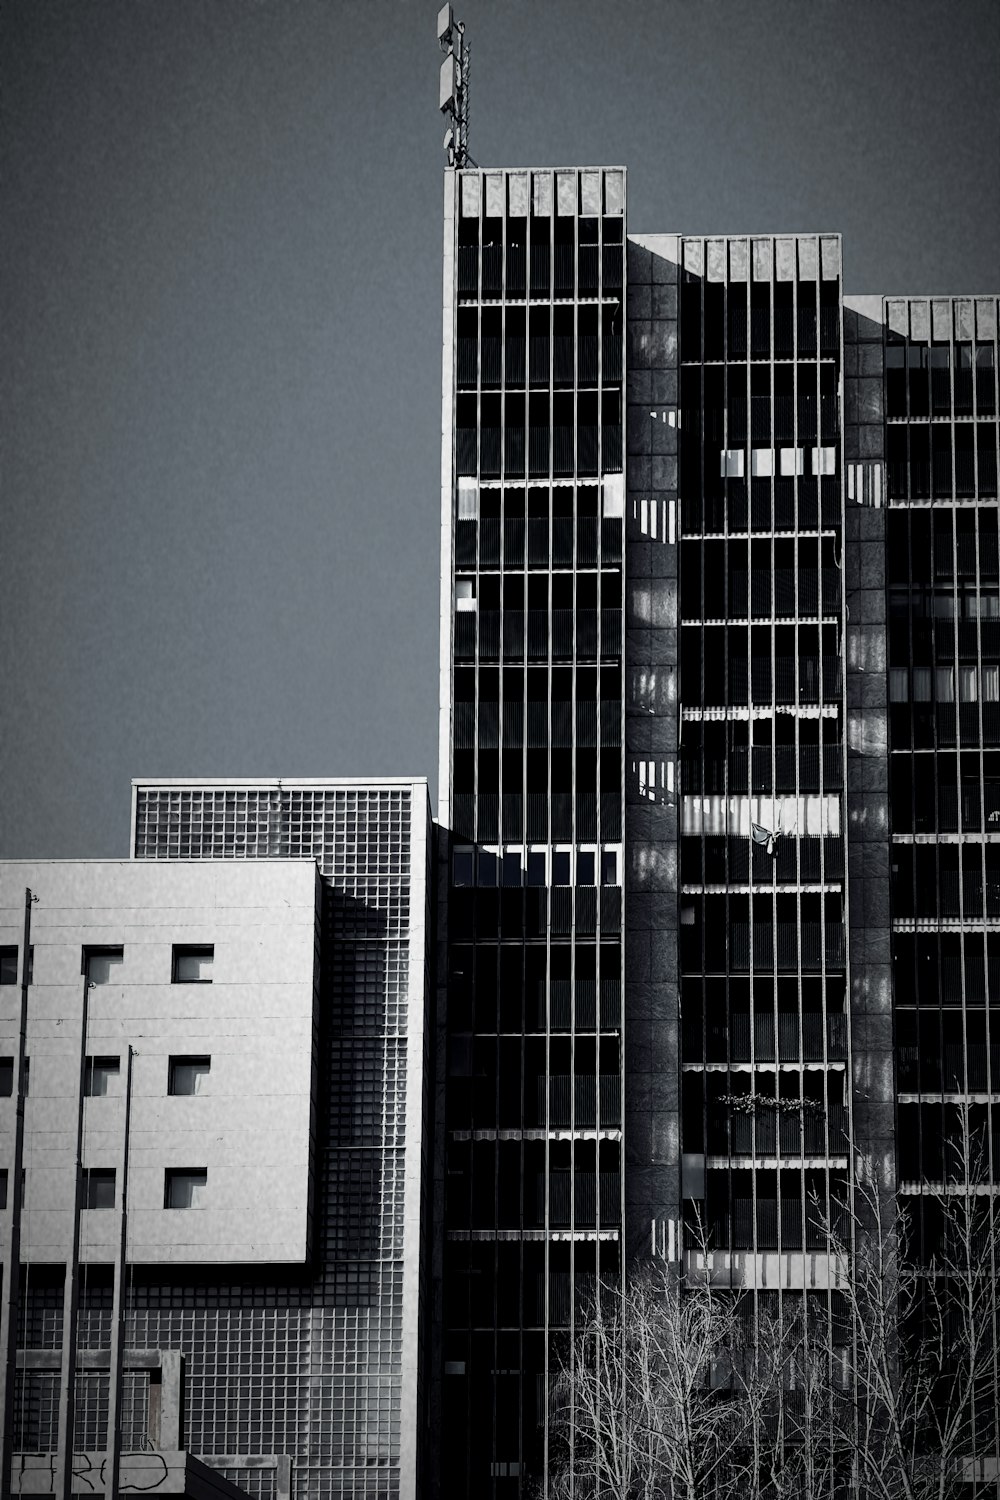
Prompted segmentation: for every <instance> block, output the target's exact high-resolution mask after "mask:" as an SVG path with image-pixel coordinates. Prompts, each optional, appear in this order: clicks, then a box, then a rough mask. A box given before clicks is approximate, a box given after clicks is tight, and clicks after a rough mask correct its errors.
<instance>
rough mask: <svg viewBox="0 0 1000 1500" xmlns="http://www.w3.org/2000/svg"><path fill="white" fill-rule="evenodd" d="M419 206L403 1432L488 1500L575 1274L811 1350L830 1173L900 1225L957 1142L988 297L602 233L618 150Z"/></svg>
mask: <svg viewBox="0 0 1000 1500" xmlns="http://www.w3.org/2000/svg"><path fill="white" fill-rule="evenodd" d="M444 228H445V236H444V256H445V298H444V328H443V347H444V357H443V409H442V430H443V434H444V440H443V454H442V595H441V598H442V615H441V619H442V629H441V648H442V649H441V664H442V670H441V715H442V717H441V762H440V797H441V801H440V818H441V822H442V824H443V826H444V829H445V830H446V832H447V837H446V838H445V837H443V838H442V839H441V841H440V850H441V862H440V872H439V893H440V897H441V911H442V922H441V924H440V927H439V934H438V946H439V968H438V982H439V1002H438V1026H439V1042H438V1059H439V1067H440V1069H441V1075H442V1077H443V1079H444V1111H443V1119H441V1120H439V1122H438V1123H439V1139H438V1155H437V1188H438V1204H439V1208H440V1222H441V1223H442V1224H443V1235H442V1237H441V1241H440V1243H439V1245H438V1247H437V1273H438V1281H437V1299H438V1306H439V1309H440V1319H439V1324H440V1330H441V1335H440V1336H441V1340H442V1345H441V1350H440V1361H439V1364H438V1375H439V1380H440V1386H439V1391H438V1394H437V1396H436V1401H435V1408H436V1410H437V1411H438V1413H439V1418H440V1422H441V1426H442V1430H444V1431H447V1432H448V1434H449V1441H448V1443H447V1444H446V1445H444V1447H443V1450H442V1455H441V1464H442V1468H441V1479H440V1485H441V1491H442V1492H443V1493H448V1494H449V1495H456V1496H459V1495H469V1496H472V1495H476V1496H479V1495H485V1494H493V1495H496V1496H507V1495H510V1496H514V1495H517V1494H521V1493H523V1492H524V1486H525V1479H526V1476H527V1475H528V1474H530V1473H538V1472H541V1471H542V1470H543V1469H544V1464H545V1457H546V1451H547V1443H548V1425H547V1401H548V1398H547V1389H548V1383H549V1379H550V1376H551V1374H552V1366H553V1362H554V1360H555V1357H556V1356H555V1354H554V1351H555V1350H556V1349H557V1348H558V1346H559V1343H560V1340H563V1341H564V1340H565V1337H566V1333H567V1331H568V1329H569V1328H570V1327H571V1326H572V1322H573V1317H574V1307H575V1306H576V1305H578V1304H579V1303H580V1302H581V1301H583V1302H584V1303H585V1301H586V1299H587V1297H588V1296H589V1295H590V1291H591V1289H592V1287H593V1284H594V1279H595V1278H596V1277H602V1276H607V1275H611V1276H615V1275H617V1274H619V1273H620V1272H621V1271H623V1270H625V1268H626V1267H627V1266H628V1265H629V1264H631V1263H632V1261H633V1260H634V1259H635V1258H636V1257H637V1256H640V1257H643V1256H644V1257H648V1256H650V1255H656V1256H660V1257H663V1258H665V1259H667V1260H669V1261H673V1262H675V1263H683V1264H684V1265H686V1266H687V1267H688V1268H689V1269H696V1268H705V1263H706V1261H707V1268H708V1269H710V1270H711V1273H712V1276H713V1279H714V1281H715V1283H716V1284H717V1285H720V1286H732V1287H735V1288H740V1289H742V1290H743V1291H745V1292H746V1293H748V1295H749V1300H748V1303H747V1305H748V1306H749V1307H754V1306H756V1307H759V1308H766V1309H767V1310H768V1311H770V1312H773V1313H775V1314H778V1315H780V1316H782V1317H783V1316H784V1315H785V1309H787V1310H788V1314H789V1316H791V1315H793V1314H797V1315H799V1316H801V1315H802V1314H806V1316H807V1317H808V1318H809V1319H813V1320H815V1319H824V1318H825V1319H832V1320H833V1322H832V1326H833V1327H834V1328H837V1327H841V1328H842V1327H843V1326H844V1325H843V1322H842V1320H841V1319H838V1318H837V1317H836V1316H835V1315H836V1313H837V1311H838V1307H837V1300H838V1297H839V1295H840V1294H839V1292H838V1289H837V1268H836V1265H835V1264H834V1258H833V1257H832V1256H831V1255H830V1254H829V1252H828V1240H827V1237H826V1234H825V1231H824V1227H823V1223H822V1222H821V1219H822V1218H824V1217H827V1216H828V1217H829V1218H830V1219H831V1220H832V1221H833V1223H834V1226H836V1225H837V1224H838V1223H846V1220H845V1219H844V1217H843V1216H844V1211H845V1206H846V1205H847V1204H848V1203H849V1201H850V1193H851V1180H852V1176H851V1174H852V1160H856V1159H858V1158H859V1157H860V1158H863V1159H867V1160H870V1161H872V1162H873V1163H874V1164H876V1165H877V1167H878V1169H879V1171H880V1174H881V1180H882V1181H883V1183H884V1184H885V1186H886V1188H887V1189H888V1190H892V1189H893V1187H894V1186H898V1188H899V1191H900V1192H901V1193H902V1194H904V1195H906V1196H907V1199H908V1201H909V1202H910V1203H911V1204H912V1206H913V1208H914V1217H915V1221H916V1222H917V1224H918V1226H919V1232H920V1234H921V1235H922V1236H923V1241H922V1243H923V1244H924V1245H925V1247H927V1246H931V1245H932V1242H933V1233H934V1226H933V1225H932V1224H930V1223H929V1220H930V1219H931V1218H932V1217H933V1214H932V1213H931V1212H930V1209H929V1208H928V1209H927V1211H926V1212H924V1213H923V1214H921V1212H920V1208H921V1203H922V1194H921V1184H922V1183H926V1182H931V1183H934V1182H939V1181H941V1180H942V1173H943V1170H944V1169H943V1167H942V1151H946V1149H947V1148H946V1147H942V1139H943V1138H944V1139H947V1135H948V1132H949V1130H950V1131H951V1133H952V1136H954V1132H955V1129H956V1128H957V1121H958V1120H959V1119H960V1117H961V1110H960V1109H959V1108H958V1107H957V1106H958V1105H959V1103H960V1101H961V1100H962V1099H965V1100H970V1101H971V1102H972V1107H973V1118H974V1122H975V1123H976V1125H977V1128H978V1127H981V1128H979V1137H980V1138H981V1139H982V1140H983V1141H984V1142H985V1141H987V1139H988V1138H989V1139H991V1140H992V1145H991V1146H990V1147H989V1150H991V1151H993V1152H996V1150H997V1149H998V1148H997V1145H996V1141H997V1136H996V1133H995V1127H994V1126H993V1123H992V1122H993V1113H992V1112H993V1111H995V1109H996V1107H997V1106H996V1105H995V1104H994V1102H993V1101H994V1100H995V1099H996V1098H1000V1094H997V1093H994V1092H991V1089H993V1090H995V1089H996V1083H995V1080H996V1078H997V1076H998V1075H997V1072H996V1059H997V1052H996V1044H995V1043H994V1044H993V1051H992V1054H991V1053H990V1052H989V1046H988V1041H989V1035H990V1033H989V1028H988V1024H987V1017H988V1014H989V1006H990V1001H991V997H992V1004H993V1005H994V1006H995V1005H996V1004H997V999H996V996H997V995H998V993H1000V991H998V980H1000V973H998V971H997V963H998V959H1000V952H998V953H994V951H993V947H992V945H993V944H994V943H995V942H996V934H995V933H993V931H992V929H991V924H992V925H995V919H996V917H997V916H1000V906H998V904H997V902H998V889H1000V884H998V872H997V869H996V862H995V860H994V858H993V855H994V847H993V845H992V839H993V838H994V837H996V836H997V835H996V834H994V833H992V832H991V830H992V829H993V827H994V825H995V824H996V820H997V817H998V816H1000V804H998V807H997V808H996V809H994V808H993V801H995V800H996V797H997V795H1000V793H998V792H997V790H996V788H997V776H998V772H997V768H995V767H994V765H993V759H994V758H995V756H996V753H997V752H996V751H991V750H990V749H989V748H988V747H989V746H991V745H997V744H998V738H997V735H998V724H997V714H998V712H1000V705H998V703H997V696H998V690H997V673H998V665H997V663H998V654H1000V653H998V641H997V635H996V632H997V629H998V628H1000V627H998V624H997V622H996V611H997V507H996V494H997V490H996V455H997V423H996V314H997V301H996V298H995V297H994V298H968V299H924V300H922V301H918V300H902V301H896V300H893V299H889V300H887V301H884V300H883V299H882V298H850V297H845V296H844V292H843V279H842V264H841V242H840V238H839V236H838V235H835V234H794V235H750V236H735V235H722V236H676V235H633V234H629V233H628V230H627V225H626V193H625V173H624V171H623V170H621V169H617V168H613V169H608V168H602V169H576V168H572V169H565V170H558V169H556V170H535V169H532V170H503V171H501V170H497V171H492V170H479V169H475V170H473V169H465V170H458V171H449V172H448V174H447V175H446V179H445V225H444ZM887 650H888V667H887ZM991 813H993V814H995V816H994V817H993V822H992V823H991V822H990V817H991ZM890 834H891V846H890ZM890 855H891V860H890ZM890 862H891V867H892V868H891V882H890ZM990 1058H992V1063H993V1069H992V1071H989V1059H990ZM987 1127H989V1128H987ZM991 1131H992V1132H993V1133H992V1135H991ZM995 1170H996V1169H995V1167H994V1166H993V1162H992V1158H989V1160H988V1161H987V1171H988V1172H995ZM994 1180H995V1178H994ZM923 1196H924V1197H926V1196H927V1195H926V1192H925V1193H924V1194H923ZM929 1202H930V1200H929V1199H928V1203H929ZM702 1232H703V1233H704V1236H706V1237H707V1238H706V1239H705V1240H703V1239H702ZM994 1394H995V1390H994ZM981 1431H982V1452H983V1453H985V1454H991V1455H993V1456H994V1461H995V1455H996V1451H997V1440H996V1434H995V1431H994V1430H993V1429H992V1428H989V1430H988V1431H987V1430H986V1429H985V1428H983V1429H981ZM463 1433H464V1434H468V1437H467V1438H466V1440H465V1441H463V1440H462V1436H461V1435H462V1434H463ZM977 1441H978V1440H977Z"/></svg>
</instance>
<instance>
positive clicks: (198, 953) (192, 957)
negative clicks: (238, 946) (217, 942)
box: [172, 943, 215, 984]
mask: <svg viewBox="0 0 1000 1500" xmlns="http://www.w3.org/2000/svg"><path fill="white" fill-rule="evenodd" d="M214 962H215V949H214V947H212V946H211V944H200V945H199V946H197V947H192V946H186V945H181V944H180V943H175V944H174V966H173V974H172V979H173V983H174V984H211V983H212V968H213V965H214Z"/></svg>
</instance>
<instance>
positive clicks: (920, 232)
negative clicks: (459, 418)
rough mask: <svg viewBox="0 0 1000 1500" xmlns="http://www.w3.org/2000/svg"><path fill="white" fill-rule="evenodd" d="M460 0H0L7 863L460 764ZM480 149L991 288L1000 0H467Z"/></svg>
mask: <svg viewBox="0 0 1000 1500" xmlns="http://www.w3.org/2000/svg"><path fill="white" fill-rule="evenodd" d="M436 10H437V6H436V4H435V3H424V0H421V3H417V0H354V3H351V4H348V3H346V0H169V3H168V0H86V3H83V0H5V4H4V6H3V9H2V12H0V32H2V34H0V86H2V108H3V123H2V140H0V153H2V163H0V165H2V169H3V170H2V178H0V182H2V188H0V192H2V205H0V206H2V212H3V223H4V231H3V240H2V250H0V255H2V266H3V275H2V286H0V316H2V329H3V334H2V338H3V356H2V369H0V381H2V400H3V408H2V423H3V426H2V447H0V465H2V468H0V483H2V490H0V504H2V514H0V521H2V528H0V545H2V552H0V556H2V572H0V577H2V585H0V854H2V855H3V856H5V857H29V856H35V857H49V856H51V857H57V856H76V857H84V856H109V855H112V856H113V855H124V854H126V853H127V844H128V811H129V778H130V777H131V776H133V775H178V776H226V775H233V776H252V775H258V774H262V775H288V776H293V775H297V776H309V775H317V776H319V775H325V776H330V775H353V774H358V775H365V774H373V775H375V774H389V773H397V774H408V775H421V774H427V775H429V776H431V777H432V778H433V777H434V774H435V769H436V734H437V719H436V711H437V705H436V695H437V615H438V594H437V580H438V509H439V489H438V485H439V477H438V476H439V433H440V408H439V400H440V333H441V319H440V287H441V229H440V219H441V199H442V193H441V173H442V166H443V156H442V152H441V138H442V136H443V133H444V125H443V122H442V119H441V117H440V116H439V115H438V114H437V112H436V102H437V71H438V64H439V61H440V58H439V54H438V53H437V50H436V44H435V40H434V20H435V15H436ZM456 12H457V14H458V15H459V16H461V17H463V18H464V19H465V20H466V22H467V25H468V33H467V34H468V36H469V38H470V39H471V42H472V47H473V70H474V71H473V80H472V87H473V99H472V132H471V148H472V154H473V156H474V157H475V158H476V160H477V161H479V162H480V163H481V164H484V165H489V164H497V165H518V164H523V163H528V164H531V163H535V164H556V163H599V162H606V163H624V164H625V165H626V166H627V167H628V168H629V174H630V175H629V193H630V227H631V228H632V229H633V230H634V231H643V230H646V231H657V230H659V231H683V232H689V233H691V232H698V231H713V230H715V231H718V230H725V231H734V232H739V231H751V230H757V231H774V230H817V229H823V230H840V231H842V232H843V234H844V236H845V248H844V261H845V285H846V288H847V290H848V291H854V292H864V291H870V292H875V291H908V292H986V291H996V290H997V289H998V284H1000V274H998V270H1000V268H998V264H997V259H998V257H997V246H998V245H1000V222H998V220H1000V180H998V139H1000V104H998V90H997V87H996V79H997V76H1000V6H998V5H997V4H996V3H994V0H950V3H927V0H898V3H895V0H893V3H889V0H865V3H853V0H661V3H644V4H640V3H628V0H618V3H617V4H616V3H612V0H601V3H595V0H533V3H532V0H467V3H464V0H463V3H460V4H458V6H457V7H456Z"/></svg>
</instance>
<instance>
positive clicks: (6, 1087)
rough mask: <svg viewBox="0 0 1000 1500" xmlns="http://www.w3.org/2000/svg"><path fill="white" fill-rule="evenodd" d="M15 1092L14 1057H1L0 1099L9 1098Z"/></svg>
mask: <svg viewBox="0 0 1000 1500" xmlns="http://www.w3.org/2000/svg"><path fill="white" fill-rule="evenodd" d="M13 1092H14V1059H13V1058H12V1057H0V1099H9V1098H10V1096H11V1094H12V1093H13Z"/></svg>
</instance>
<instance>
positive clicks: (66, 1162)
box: [0, 861, 319, 1265]
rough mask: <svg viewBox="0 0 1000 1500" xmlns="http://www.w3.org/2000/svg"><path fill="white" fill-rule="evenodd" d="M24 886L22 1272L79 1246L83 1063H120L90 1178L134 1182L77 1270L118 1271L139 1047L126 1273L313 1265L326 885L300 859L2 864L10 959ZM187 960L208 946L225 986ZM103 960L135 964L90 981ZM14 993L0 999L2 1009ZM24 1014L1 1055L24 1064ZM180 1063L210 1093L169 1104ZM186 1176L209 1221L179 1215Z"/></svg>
mask: <svg viewBox="0 0 1000 1500" xmlns="http://www.w3.org/2000/svg"><path fill="white" fill-rule="evenodd" d="M25 886H29V887H30V888H31V890H32V891H33V893H34V894H35V895H36V896H37V897H38V900H37V903H36V904H35V905H34V906H33V909H32V923H31V938H32V947H33V950H34V962H33V973H32V984H31V998H30V1005H29V1012H28V1016H29V1019H28V1032H27V1038H26V1050H27V1054H28V1056H29V1058H30V1063H31V1066H30V1087H29V1094H28V1098H27V1100H26V1102H25V1142H24V1164H25V1181H26V1192H25V1200H24V1208H23V1213H22V1230H21V1251H22V1255H23V1257H24V1259H25V1261H26V1262H29V1263H35V1262H46V1261H48V1262H59V1263H65V1261H66V1258H67V1254H68V1252H69V1250H70V1246H71V1242H72V1232H73V1217H74V1215H73V1205H74V1201H75V1197H76V1145H77V1141H76V1135H77V1116H78V1112H79V1100H80V1089H81V1070H82V1064H83V1061H84V1059H85V1058H86V1057H91V1058H99V1059H101V1060H102V1064H103V1063H104V1062H106V1061H107V1060H110V1059H115V1060H117V1062H118V1068H117V1071H116V1072H112V1073H110V1075H109V1077H108V1078H107V1081H106V1084H105V1085H104V1086H106V1088H107V1093H105V1094H103V1095H101V1096H99V1097H88V1098H86V1099H85V1100H84V1102H83V1123H82V1130H83V1155H82V1166H83V1169H84V1170H85V1171H88V1170H98V1171H100V1170H107V1171H117V1172H118V1173H119V1181H118V1182H117V1184H116V1192H115V1209H114V1210H113V1211H112V1212H107V1211H104V1210H102V1209H96V1208H95V1209H84V1210H83V1211H82V1213H81V1224H80V1259H81V1261H83V1262H88V1261H93V1262H100V1263H107V1262H110V1261H112V1260H114V1258H115V1245H116V1234H117V1218H118V1211H119V1210H120V1202H121V1192H120V1189H121V1183H120V1172H121V1163H120V1156H121V1141H122V1137H123V1128H124V1111H125V1080H126V1073H127V1052H128V1049H129V1047H131V1048H132V1049H133V1054H134V1057H133V1066H132V1099H131V1120H130V1149H129V1161H128V1198H129V1223H128V1258H129V1260H130V1261H132V1262H134V1263H138V1264H143V1265H170V1264H177V1265H191V1264H194V1263H199V1262H200V1263H210V1264H213V1265H218V1264H224V1263H226V1262H230V1263H240V1264H248V1263H275V1262H277V1263H287V1264H303V1263H304V1262H305V1261H306V1260H307V1258H308V1255H309V1249H310V1243H309V1241H310V1212H311V1198H312V1177H313V1166H314V1163H313V1133H314V1129H313V1118H312V1116H313V1109H314V1087H313V1071H314V1067H315V1058H314V1033H315V1028H316V1024H317V1004H318V989H319V969H318V963H317V932H318V922H319V889H318V880H317V876H316V872H315V870H314V869H311V868H303V866H302V865H301V864H295V863H294V862H292V861H285V862H283V863H282V864H281V865H280V866H276V865H272V866H268V867H266V868H261V867H258V866H246V865H243V866H235V865H226V864H222V863H212V864H204V865H197V866H184V867H181V866H171V867H162V868H161V867H149V866H141V865H138V864H136V863H134V862H128V861H121V862H116V861H101V862H93V863H92V862H83V861H81V862H67V863H57V862H52V863H44V864H34V863H31V862H24V863H7V864H5V865H4V866H3V867H2V869H0V941H2V943H3V944H4V945H5V946H16V944H17V941H18V940H19V938H20V935H21V934H20V917H21V910H22V908H23V898H24V888H25ZM183 947H198V948H208V949H211V950H213V972H212V979H211V983H175V982H174V981H173V972H174V970H173V957H174V953H175V952H176V950H177V949H179V948H183ZM108 950H117V951H120V953H121V962H120V963H114V964H113V966H111V967H110V968H109V967H106V966H105V965H101V974H100V978H99V980H97V981H96V982H95V980H94V979H93V978H89V979H88V962H87V960H88V955H94V956H95V957H96V956H97V955H98V954H99V953H101V952H102V951H105V952H106V951H108ZM95 969H96V966H95ZM85 989H86V994H85V993H84V991H85ZM16 994H17V990H16V989H15V988H14V987H9V988H8V987H4V988H3V989H2V990H0V995H2V996H3V998H4V1000H7V999H8V998H10V999H13V997H14V996H15V995H16ZM84 1000H86V1012H87V1017H86V1042H85V1044H84V1041H83V1037H82V1020H83V1012H84ZM15 1019H16V1013H15V1011H14V1008H13V1006H12V1005H9V1004H4V1006H3V1007H2V1010H0V1054H3V1055H7V1056H11V1057H13V1056H15V1055H16V1050H17V1036H16V1032H15V1025H14V1023H15ZM185 1057H199V1058H205V1059H209V1060H210V1065H209V1067H208V1069H207V1070H206V1071H205V1072H204V1075H203V1076H202V1077H200V1078H199V1080H198V1093H197V1094H196V1095H191V1096H188V1097H183V1096H176V1095H173V1096H172V1094H171V1081H170V1071H171V1059H172V1058H185ZM15 1106H16V1098H15V1097H14V1096H13V1094H12V1096H11V1097H10V1098H7V1099H2V1100H0V1136H2V1138H3V1139H4V1140H5V1141H12V1140H13V1110H14V1108H15ZM182 1168H193V1169H197V1170H202V1171H206V1172H207V1181H206V1185H205V1188H204V1191H203V1192H202V1193H201V1194H200V1198H201V1202H200V1204H199V1208H198V1210H197V1211H196V1210H195V1209H190V1210H178V1209H172V1208H167V1207H165V1206H164V1194H165V1176H166V1173H168V1172H169V1171H171V1170H175V1169H182ZM263 1205H267V1212H266V1213H265V1212H262V1211H261V1209H262V1206H263ZM12 1211H13V1195H12V1194H8V1207H7V1214H8V1215H10V1214H11V1213H12Z"/></svg>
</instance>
